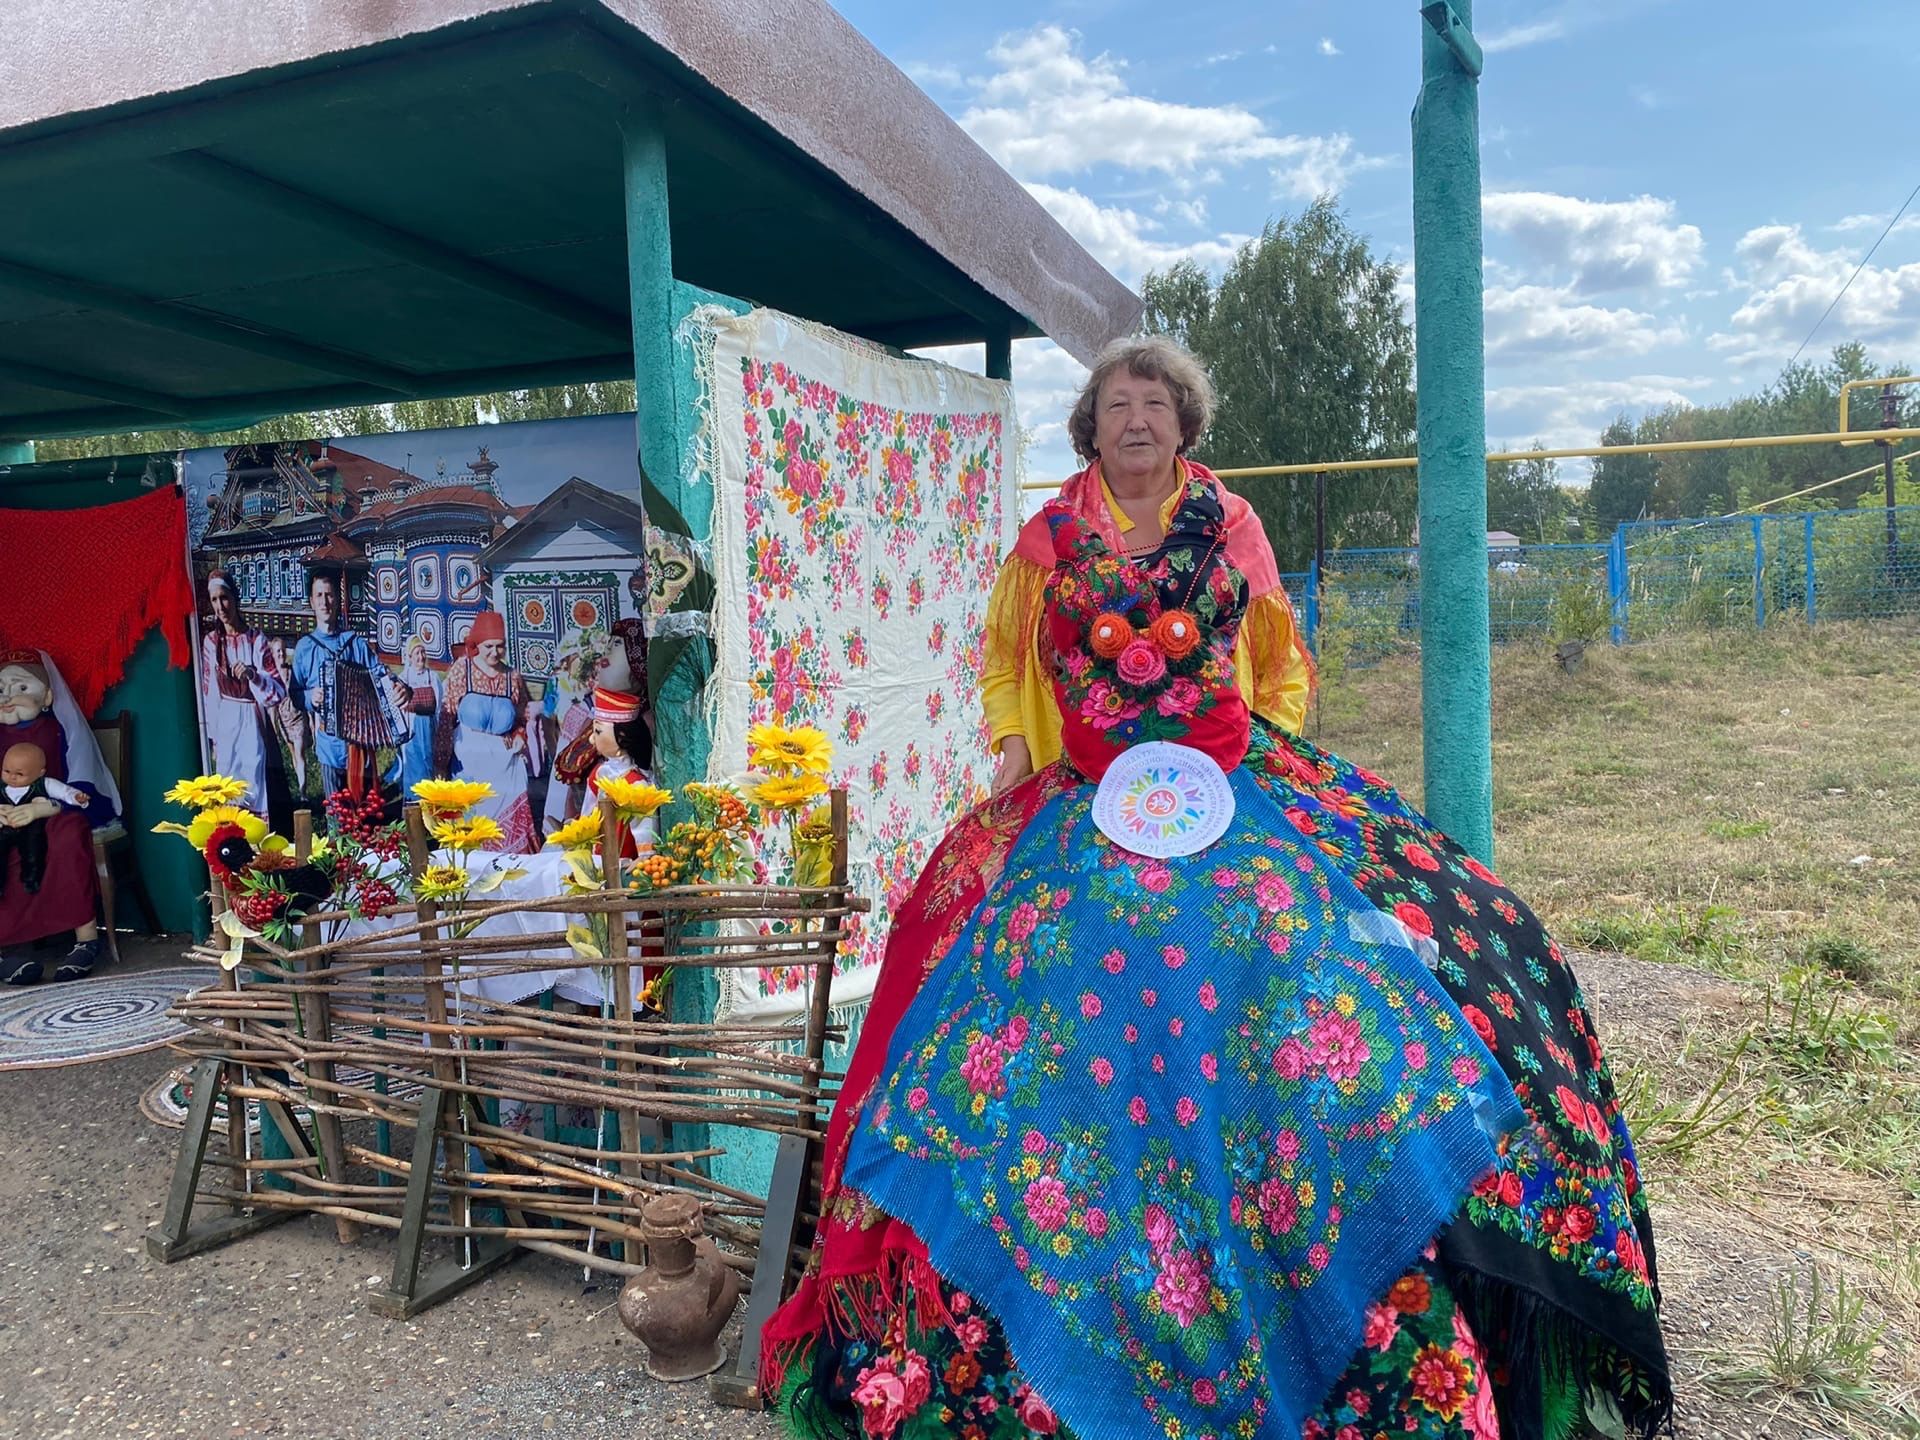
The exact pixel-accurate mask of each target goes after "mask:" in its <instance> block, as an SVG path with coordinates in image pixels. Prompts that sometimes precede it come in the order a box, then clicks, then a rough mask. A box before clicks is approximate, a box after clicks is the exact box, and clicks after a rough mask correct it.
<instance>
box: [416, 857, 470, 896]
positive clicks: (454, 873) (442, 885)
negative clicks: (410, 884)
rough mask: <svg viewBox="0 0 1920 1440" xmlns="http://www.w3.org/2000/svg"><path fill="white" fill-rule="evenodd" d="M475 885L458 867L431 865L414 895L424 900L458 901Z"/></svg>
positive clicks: (422, 876)
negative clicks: (468, 888)
mask: <svg viewBox="0 0 1920 1440" xmlns="http://www.w3.org/2000/svg"><path fill="white" fill-rule="evenodd" d="M472 883H473V877H472V876H470V875H468V874H467V872H466V871H464V870H462V869H461V868H460V867H459V866H458V865H429V866H428V867H427V868H426V872H425V873H424V874H423V875H421V877H420V883H419V884H417V885H416V886H414V891H413V893H414V894H415V896H417V897H418V898H419V899H422V900H458V899H459V898H460V897H461V896H463V895H465V894H466V893H467V887H468V886H469V885H471V884H472Z"/></svg>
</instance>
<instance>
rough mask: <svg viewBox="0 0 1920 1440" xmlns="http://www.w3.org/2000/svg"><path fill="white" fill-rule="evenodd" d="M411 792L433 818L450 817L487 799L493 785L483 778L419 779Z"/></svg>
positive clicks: (465, 811) (461, 813)
mask: <svg viewBox="0 0 1920 1440" xmlns="http://www.w3.org/2000/svg"><path fill="white" fill-rule="evenodd" d="M413 794H414V798H415V799H417V800H418V801H419V802H420V803H421V804H422V805H424V806H426V808H427V810H428V812H429V813H430V814H432V815H433V817H434V818H435V819H451V818H452V817H454V816H456V815H464V814H466V813H467V811H469V810H471V809H472V808H473V807H474V806H476V805H478V804H479V803H480V802H481V801H482V800H486V799H489V798H490V797H491V796H492V795H493V786H491V785H489V784H487V782H486V781H484V780H419V781H415V782H414V786H413Z"/></svg>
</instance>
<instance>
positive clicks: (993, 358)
mask: <svg viewBox="0 0 1920 1440" xmlns="http://www.w3.org/2000/svg"><path fill="white" fill-rule="evenodd" d="M987 378H988V379H989V380H1011V379H1013V335H1012V332H1010V331H1006V330H1002V331H1000V332H999V333H998V334H994V335H989V336H987Z"/></svg>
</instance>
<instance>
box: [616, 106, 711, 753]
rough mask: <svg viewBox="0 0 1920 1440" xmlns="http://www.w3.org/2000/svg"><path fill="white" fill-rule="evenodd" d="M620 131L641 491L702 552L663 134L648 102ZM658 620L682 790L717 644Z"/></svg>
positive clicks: (702, 746)
mask: <svg viewBox="0 0 1920 1440" xmlns="http://www.w3.org/2000/svg"><path fill="white" fill-rule="evenodd" d="M623 135H624V140H625V157H626V167H625V168H626V202H627V286H628V296H629V305H630V308H631V310H632V312H633V384H634V400H635V409H636V410H637V411H638V412H639V413H638V415H637V416H636V419H637V421H638V424H639V429H640V474H641V496H642V500H643V503H644V504H645V505H646V508H647V519H648V521H649V523H651V524H652V525H654V526H655V527H657V528H658V529H660V530H661V531H664V532H665V533H666V534H667V535H668V536H669V537H672V538H673V539H674V541H676V542H679V543H684V544H685V545H686V547H687V548H689V549H691V550H692V551H693V552H694V553H695V554H698V553H700V552H702V551H704V549H705V547H706V543H707V539H708V537H709V534H710V533H711V529H712V523H713V515H712V504H713V502H712V492H711V491H709V490H704V489H703V490H702V492H701V493H700V494H699V495H695V494H692V493H690V489H689V486H688V483H687V482H688V476H687V475H686V474H685V473H684V471H683V468H682V466H681V464H680V456H681V454H682V452H683V449H684V445H685V441H686V438H687V434H688V430H689V427H690V426H691V424H692V411H693V406H692V397H691V396H690V395H683V394H681V393H680V386H679V384H678V383H677V377H678V367H677V366H676V365H675V363H674V361H675V355H674V348H673V331H674V326H675V324H676V323H677V322H678V320H679V318H680V317H679V315H678V313H677V306H676V305H675V301H674V283H673V242H672V238H671V236H670V234H669V230H668V211H667V145H666V136H665V133H664V132H663V130H662V129H661V125H660V117H659V114H658V112H657V111H656V110H654V109H652V108H651V107H648V108H645V109H636V110H635V111H633V112H630V113H629V115H628V116H627V120H626V123H625V125H624V127H623ZM703 502H704V503H703ZM702 589H703V587H700V586H689V587H688V592H689V595H690V596H693V595H697V594H699V592H700V591H701V590H702ZM662 618H663V619H664V620H667V621H670V622H673V623H672V624H671V625H670V626H669V627H668V628H669V629H672V630H674V632H675V633H674V634H672V635H671V636H665V637H656V639H655V641H654V643H653V645H652V646H651V647H650V648H651V649H653V650H656V651H658V652H659V653H658V655H656V656H654V657H653V661H654V663H653V664H652V670H653V673H652V674H651V675H650V676H649V677H648V688H649V689H650V690H651V691H652V693H653V705H654V725H655V728H656V729H657V730H658V732H659V733H658V734H656V735H655V736H654V763H655V766H656V768H657V770H658V772H659V775H660V778H661V783H662V784H664V785H666V786H668V787H669V788H670V789H674V790H678V789H679V787H680V786H682V785H684V784H686V782H687V781H689V780H704V779H706V775H707V753H708V750H709V749H710V748H711V746H710V742H709V737H708V735H707V728H706V723H705V721H704V719H703V718H702V716H701V713H700V699H701V692H702V691H703V689H704V688H705V685H706V681H707V675H708V673H709V671H710V670H711V650H710V647H709V644H708V641H707V634H706V625H705V623H704V622H705V613H704V611H702V610H697V609H691V610H687V611H685V612H681V613H677V614H675V615H671V616H665V617H662ZM663 641H664V643H663ZM683 641H684V642H687V643H681V642H683ZM660 661H665V663H664V664H661V663H658V662H660ZM637 678H638V677H636V679H637Z"/></svg>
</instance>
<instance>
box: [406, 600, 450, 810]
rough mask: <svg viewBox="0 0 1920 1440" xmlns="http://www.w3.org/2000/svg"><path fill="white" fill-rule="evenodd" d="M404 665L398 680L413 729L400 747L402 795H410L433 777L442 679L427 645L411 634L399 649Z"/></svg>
mask: <svg viewBox="0 0 1920 1440" xmlns="http://www.w3.org/2000/svg"><path fill="white" fill-rule="evenodd" d="M400 658H401V666H400V673H399V676H398V677H397V683H398V685H399V687H400V696H399V699H400V709H401V710H402V712H404V713H405V714H406V715H408V716H410V717H411V718H412V721H413V726H412V728H411V729H410V730H408V732H407V739H406V743H405V744H404V745H402V746H401V747H400V793H401V794H403V795H411V794H412V793H413V787H414V786H415V785H417V784H419V783H420V782H421V781H422V780H431V779H433V778H434V774H435V771H434V742H435V737H436V735H437V733H438V730H437V722H438V720H439V718H440V703H441V684H440V677H439V676H438V675H436V674H435V673H434V672H433V669H432V667H430V666H429V665H428V664H427V642H426V641H425V640H424V639H422V638H421V637H420V636H418V635H409V636H408V637H407V643H406V644H405V645H403V646H402V647H401V650H400Z"/></svg>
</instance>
